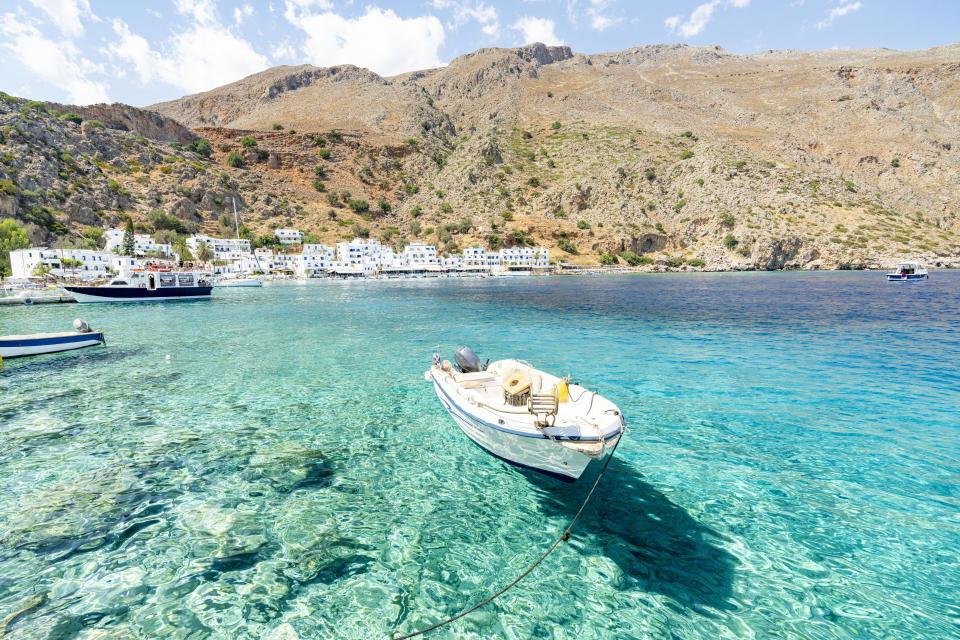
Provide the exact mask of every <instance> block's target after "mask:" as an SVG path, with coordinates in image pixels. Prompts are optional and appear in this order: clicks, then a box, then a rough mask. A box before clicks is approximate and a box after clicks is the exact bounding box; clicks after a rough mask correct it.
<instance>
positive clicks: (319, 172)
mask: <svg viewBox="0 0 960 640" xmlns="http://www.w3.org/2000/svg"><path fill="white" fill-rule="evenodd" d="M313 173H314V174H316V176H317V177H318V178H326V177H327V170H326V169H325V168H323V166H322V165H319V164H318V165H317V166H315V167H314V168H313Z"/></svg>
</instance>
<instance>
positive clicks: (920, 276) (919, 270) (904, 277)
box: [887, 262, 929, 282]
mask: <svg viewBox="0 0 960 640" xmlns="http://www.w3.org/2000/svg"><path fill="white" fill-rule="evenodd" d="M928 277H929V276H927V270H926V269H924V268H923V265H921V264H920V263H919V262H901V263H900V264H898V265H897V268H896V269H894V270H893V271H891V272H890V273H888V274H887V281H888V282H910V281H913V280H926V279H927V278H928Z"/></svg>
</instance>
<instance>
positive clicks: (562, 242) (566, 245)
mask: <svg viewBox="0 0 960 640" xmlns="http://www.w3.org/2000/svg"><path fill="white" fill-rule="evenodd" d="M557 246H558V247H559V248H560V250H561V251H566V252H567V253H570V254H574V255H575V254H577V253H579V251H577V247H576V245H575V244H573V243H572V242H570V240H568V239H567V238H560V239H559V240H557Z"/></svg>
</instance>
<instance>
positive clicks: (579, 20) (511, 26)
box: [0, 0, 960, 106]
mask: <svg viewBox="0 0 960 640" xmlns="http://www.w3.org/2000/svg"><path fill="white" fill-rule="evenodd" d="M0 7H2V8H0V68H2V69H3V73H2V75H0V89H2V90H4V91H6V92H8V93H12V94H15V95H20V96H24V97H30V98H35V99H43V100H55V101H61V102H72V103H80V104H88V103H92V102H105V101H107V102H126V103H129V104H133V105H137V106H143V105H146V104H151V103H153V102H158V101H161V100H168V99H172V98H176V97H179V96H182V95H186V94H189V93H196V92H199V91H205V90H207V89H212V88H213V87H216V86H219V85H222V84H226V83H228V82H232V81H234V80H237V79H239V78H242V77H244V76H246V75H249V74H251V73H255V72H257V71H261V70H263V69H266V68H268V67H271V66H274V65H279V64H303V63H310V64H315V65H319V66H328V65H334V64H342V63H353V64H357V65H359V66H365V67H368V68H370V69H373V70H374V71H376V72H378V73H380V74H382V75H392V74H396V73H401V72H403V71H410V70H414V69H422V68H428V67H434V66H438V65H441V64H445V63H447V62H449V61H450V60H452V59H453V58H455V57H456V56H458V55H460V54H462V53H467V52H470V51H473V50H475V49H478V48H480V47H490V46H498V47H513V46H518V45H521V44H524V43H527V42H536V41H541V42H546V43H548V44H560V43H562V44H566V45H569V46H570V47H572V48H573V50H574V51H579V52H584V53H598V52H603V51H615V50H619V49H625V48H627V47H632V46H638V45H644V44H652V43H660V42H668V43H673V42H684V43H688V44H694V45H706V44H719V45H721V46H723V47H725V48H726V49H728V50H730V51H732V52H734V53H753V52H756V51H762V50H765V49H829V48H833V47H839V48H841V49H846V48H866V47H889V48H893V49H918V48H926V47H931V46H937V45H943V44H950V43H952V42H955V41H957V40H960V0H915V1H913V2H903V1H902V0H673V1H667V0H403V1H401V0H368V1H366V2H362V1H360V0H356V1H355V0H159V1H154V2H144V3H141V2H138V1H136V0H134V1H132V2H131V1H129V0H128V1H127V2H108V1H102V2H101V1H98V0H3V2H2V4H0Z"/></svg>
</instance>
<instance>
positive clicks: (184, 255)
mask: <svg viewBox="0 0 960 640" xmlns="http://www.w3.org/2000/svg"><path fill="white" fill-rule="evenodd" d="M173 252H174V253H175V254H177V255H178V256H179V257H180V259H181V260H183V261H187V260H193V254H191V253H190V248H189V247H188V246H187V239H186V238H184V237H180V238H177V241H176V242H174V243H173Z"/></svg>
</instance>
